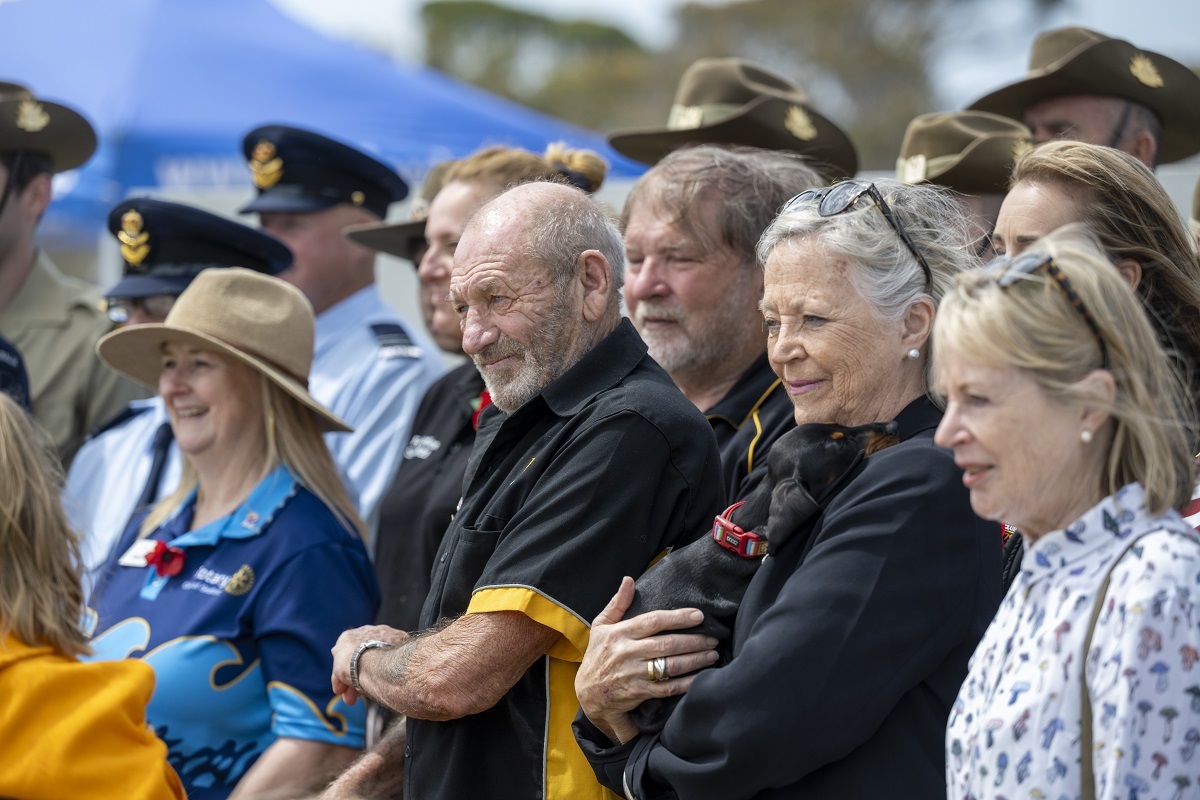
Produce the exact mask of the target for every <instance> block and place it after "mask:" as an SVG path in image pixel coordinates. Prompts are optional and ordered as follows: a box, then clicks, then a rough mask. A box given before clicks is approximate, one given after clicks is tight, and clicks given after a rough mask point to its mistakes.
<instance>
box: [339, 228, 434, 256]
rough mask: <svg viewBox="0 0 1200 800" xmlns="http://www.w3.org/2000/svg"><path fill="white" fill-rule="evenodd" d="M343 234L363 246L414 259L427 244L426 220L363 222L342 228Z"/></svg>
mask: <svg viewBox="0 0 1200 800" xmlns="http://www.w3.org/2000/svg"><path fill="white" fill-rule="evenodd" d="M342 235H343V236H345V237H346V238H347V239H349V240H350V241H352V242H357V243H358V244H361V245H362V246H363V247H367V248H370V249H371V250H378V251H379V252H380V253H387V254H388V255H390V256H396V257H397V258H403V259H406V260H408V261H412V262H413V264H414V265H416V263H417V262H416V259H415V258H413V256H414V255H416V253H417V251H418V250H420V249H421V248H422V247H424V246H425V220H424V219H415V220H409V221H408V222H362V223H359V224H357V225H348V226H346V227H345V228H342Z"/></svg>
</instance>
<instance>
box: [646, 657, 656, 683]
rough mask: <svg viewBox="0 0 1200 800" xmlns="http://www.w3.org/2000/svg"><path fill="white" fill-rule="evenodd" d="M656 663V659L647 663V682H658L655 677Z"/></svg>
mask: <svg viewBox="0 0 1200 800" xmlns="http://www.w3.org/2000/svg"><path fill="white" fill-rule="evenodd" d="M654 661H655V659H650V660H647V661H646V680H648V681H656V680H658V678H656V677H655V672H654Z"/></svg>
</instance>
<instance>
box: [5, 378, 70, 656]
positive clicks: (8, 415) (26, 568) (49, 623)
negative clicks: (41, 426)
mask: <svg viewBox="0 0 1200 800" xmlns="http://www.w3.org/2000/svg"><path fill="white" fill-rule="evenodd" d="M0 474H2V475H4V479H3V480H0V639H2V638H4V637H6V636H8V635H9V634H15V635H16V637H17V638H18V639H20V640H21V641H22V642H24V643H25V644H28V645H34V644H41V645H48V646H50V647H52V648H54V649H55V650H56V651H58V652H60V653H62V654H63V655H66V656H71V657H74V656H81V655H86V654H87V653H90V652H91V650H90V648H89V647H88V646H87V637H86V636H84V634H83V631H82V630H81V629H80V627H79V622H80V619H81V618H82V615H83V609H84V604H83V589H82V588H81V586H80V579H81V577H82V566H81V565H82V559H81V557H80V552H79V537H78V535H77V534H76V533H75V531H73V530H72V529H71V526H70V525H69V524H68V523H67V515H66V512H64V511H63V507H62V502H61V500H60V496H59V495H60V490H61V487H62V482H63V476H62V470H61V469H60V468H59V466H58V463H57V461H56V460H55V459H54V456H52V455H51V454H50V452H49V451H48V450H47V448H46V446H45V445H44V444H43V443H42V441H41V440H40V438H39V437H38V435H37V432H36V430H35V428H34V424H33V422H32V420H31V419H30V417H29V416H28V414H26V413H25V411H24V409H22V408H21V407H20V406H18V405H17V404H16V403H15V402H13V400H12V399H11V398H10V397H8V395H5V394H0Z"/></svg>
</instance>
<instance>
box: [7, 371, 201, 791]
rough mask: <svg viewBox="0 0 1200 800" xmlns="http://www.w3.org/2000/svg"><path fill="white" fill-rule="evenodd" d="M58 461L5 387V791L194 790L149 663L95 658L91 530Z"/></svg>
mask: <svg viewBox="0 0 1200 800" xmlns="http://www.w3.org/2000/svg"><path fill="white" fill-rule="evenodd" d="M56 463H57V459H55V458H54V457H53V456H51V455H50V454H48V453H47V452H46V451H45V449H44V447H43V445H42V444H41V443H40V442H39V440H38V436H37V434H36V433H35V432H34V426H33V425H32V424H31V423H30V419H29V417H28V415H27V414H26V413H25V411H24V410H23V409H22V408H21V407H20V406H18V405H17V403H16V402H14V401H13V400H12V399H10V398H9V397H8V396H7V395H4V394H0V472H2V473H3V474H4V476H5V478H4V480H3V481H0V697H3V698H4V701H3V702H0V731H3V732H4V733H3V735H0V796H2V797H20V798H23V800H58V798H62V797H79V796H81V787H87V791H88V796H90V797H131V798H134V797H136V798H144V800H151V798H154V799H155V800H157V799H158V798H162V799H163V800H166V799H167V798H182V797H183V796H184V794H183V787H182V786H181V785H180V783H179V778H178V776H176V775H175V772H174V770H172V769H171V766H170V765H169V764H168V763H167V748H166V747H164V746H163V743H162V742H161V741H160V740H159V739H158V738H157V737H155V736H154V734H152V733H151V732H150V730H149V729H148V728H147V727H146V701H147V700H148V699H149V698H150V693H151V692H152V691H153V690H154V673H153V672H152V671H151V670H150V668H149V667H147V666H146V665H145V664H139V663H136V662H121V663H107V664H83V663H80V661H79V657H80V656H82V655H86V654H87V653H88V646H87V639H86V637H85V636H84V634H83V632H82V631H80V630H79V626H78V624H77V621H78V620H79V618H80V616H81V612H82V611H83V590H82V589H81V588H80V583H79V581H80V571H81V566H80V559H79V539H78V537H77V536H76V534H75V532H74V531H72V530H71V529H70V527H69V526H68V525H67V518H66V515H65V513H64V512H63V509H62V505H61V503H60V502H59V498H58V486H59V485H60V484H61V482H62V476H61V474H59V471H58V467H57V466H56Z"/></svg>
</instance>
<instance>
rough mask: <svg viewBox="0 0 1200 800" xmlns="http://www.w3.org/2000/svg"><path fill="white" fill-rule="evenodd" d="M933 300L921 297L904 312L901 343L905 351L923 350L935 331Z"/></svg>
mask: <svg viewBox="0 0 1200 800" xmlns="http://www.w3.org/2000/svg"><path fill="white" fill-rule="evenodd" d="M933 315H934V307H933V300H932V299H931V298H928V297H920V298H918V299H916V300H914V301H913V303H912V305H910V306H909V307H908V311H906V312H904V329H903V331H902V332H901V337H900V345H901V348H902V349H903V350H904V352H906V353H907V352H908V351H909V350H911V349H912V348H914V347H915V348H917V349H918V350H921V349H922V348H924V346H925V342H927V341H928V340H929V336H930V335H931V334H932V333H933Z"/></svg>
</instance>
